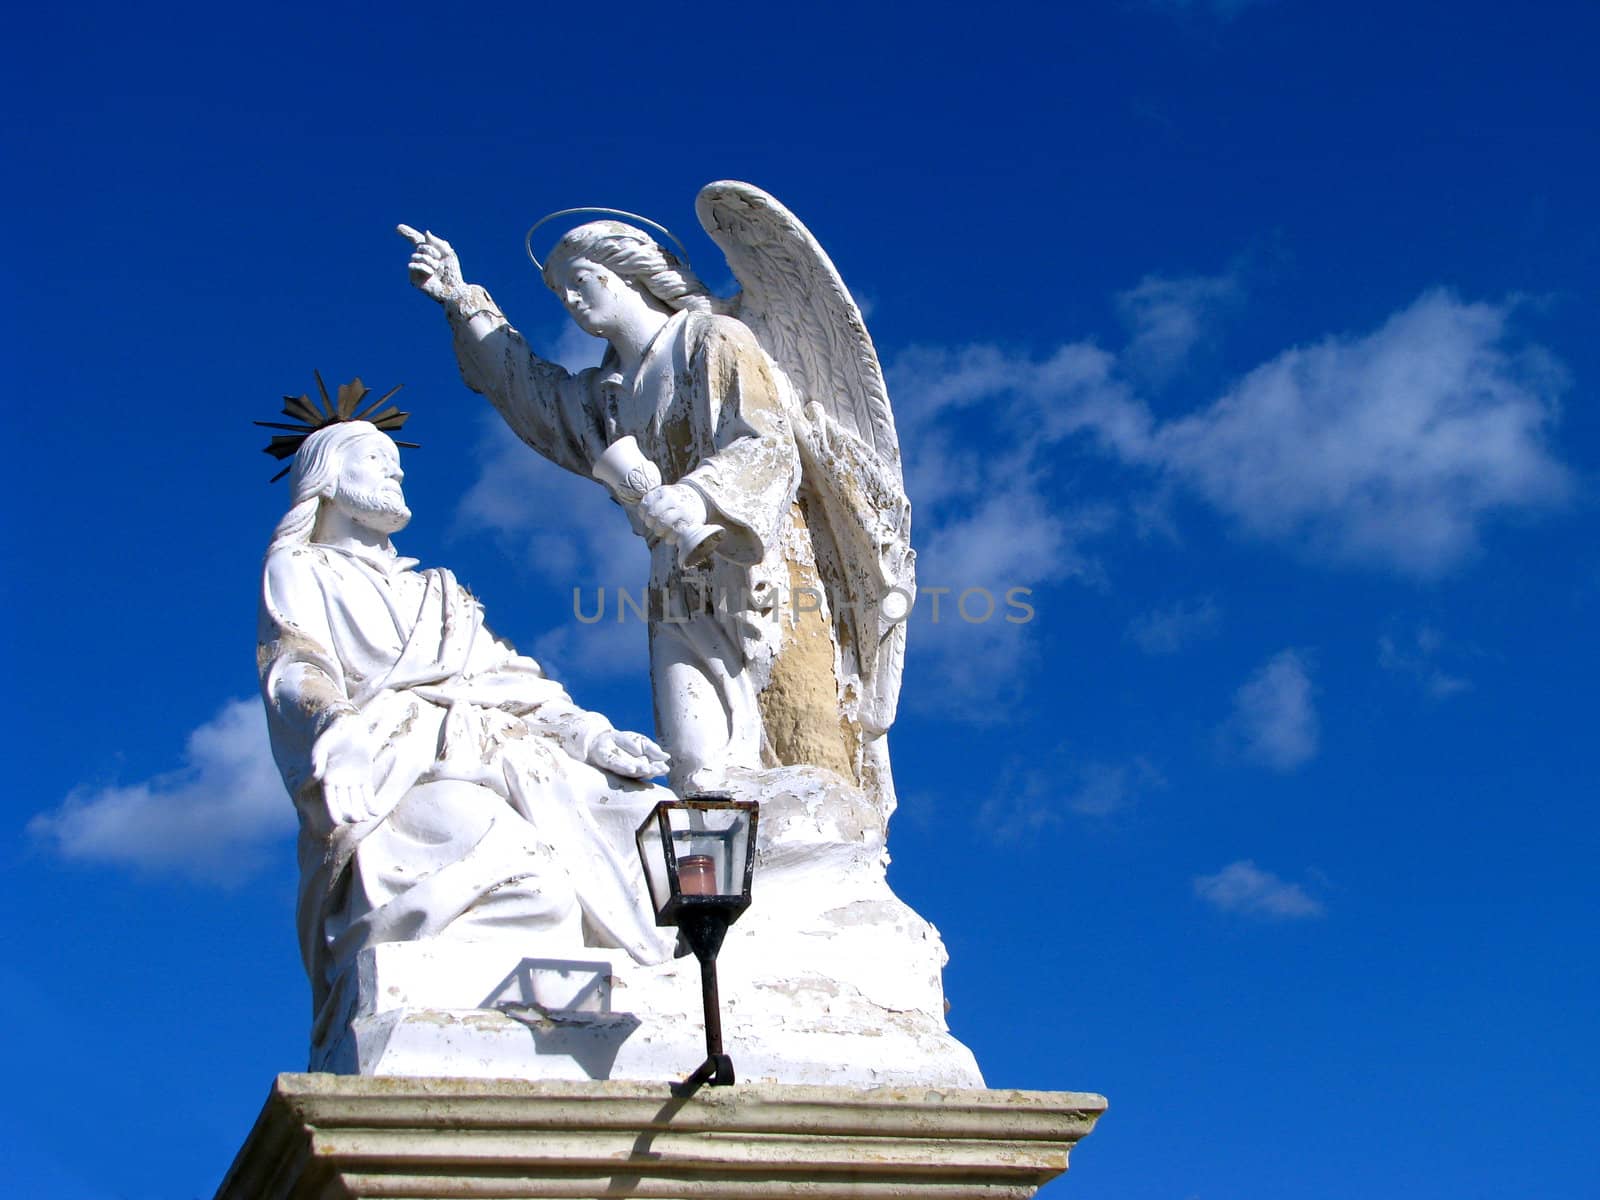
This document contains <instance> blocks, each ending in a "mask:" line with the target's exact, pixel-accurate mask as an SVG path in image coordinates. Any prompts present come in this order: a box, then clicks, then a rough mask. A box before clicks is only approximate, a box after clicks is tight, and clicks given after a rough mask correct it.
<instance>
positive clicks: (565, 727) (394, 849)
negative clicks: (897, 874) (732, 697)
mask: <svg viewBox="0 0 1600 1200" xmlns="http://www.w3.org/2000/svg"><path fill="white" fill-rule="evenodd" d="M402 475H403V472H402V471H401V468H400V463H399V458H398V453H397V451H396V449H395V446H394V444H393V442H392V441H391V440H390V439H389V438H388V437H387V436H385V435H384V434H382V433H379V432H378V431H377V430H376V429H374V428H373V427H372V426H370V425H366V424H364V423H362V422H347V423H345V424H342V425H335V426H333V427H331V428H328V429H324V430H322V431H320V432H318V433H316V434H314V435H312V437H311V438H310V439H309V440H308V441H307V443H306V446H305V447H304V448H302V450H301V451H300V456H299V457H298V458H297V462H296V465H295V468H294V473H293V475H292V477H291V486H292V489H293V496H292V504H291V508H290V511H289V512H288V514H286V516H285V517H284V519H283V521H282V522H280V524H279V527H278V529H277V531H276V533H275V535H274V538H273V541H272V544H271V547H270V548H269V551H268V554H267V558H266V564H265V568H264V572H263V585H262V605H261V632H260V655H259V657H260V664H261V671H262V692H263V697H264V699H265V701H266V705H267V712H268V726H269V729H270V731H271V734H272V741H273V752H274V755H275V757H276V759H277V762H278V765H279V767H280V769H281V770H282V772H283V776H284V781H285V785H286V786H287V788H288V789H289V792H290V794H291V796H292V797H293V798H294V800H295V804H296V807H297V810H298V812H299V814H300V818H301V830H300V846H299V851H300V866H301V892H300V905H299V929H300V935H301V940H302V947H303V951H304V956H305V963H306V969H307V973H308V975H309V978H310V980H311V984H312V995H313V1006H314V1010H315V1019H314V1022H313V1028H312V1039H311V1041H312V1054H311V1064H312V1066H313V1068H314V1069H318V1070H329V1071H335V1072H344V1073H359V1074H365V1075H454V1076H463V1075H464V1076H494V1077H522V1078H530V1079H535V1078H557V1079H603V1078H634V1079H657V1080H664V1079H674V1078H679V1077H681V1076H682V1075H684V1074H686V1073H687V1072H688V1071H690V1070H691V1069H693V1067H694V1066H695V1065H696V1064H697V1063H698V1062H699V1061H700V1059H701V1057H702V1055H703V1042H702V1040H701V1039H702V1036H703V1033H702V1030H703V1025H702V1009H701V1005H700V987H699V976H698V966H697V964H696V962H695V960H693V959H692V958H682V959H676V960H673V959H670V958H669V957H668V955H669V953H670V949H671V938H672V931H670V930H667V931H663V930H660V929H657V928H656V927H655V925H654V923H653V917H652V915H651V914H650V911H649V907H648V902H647V900H646V897H645V892H644V888H643V882H642V871H641V868H640V864H639V861H638V857H637V852H636V848H635V845H634V840H633V837H634V831H635V829H636V828H637V827H638V825H639V823H640V821H642V820H643V819H644V817H645V815H646V814H647V813H648V811H649V810H650V809H651V808H652V807H653V806H654V804H655V803H656V802H658V801H659V800H661V799H664V798H667V797H669V795H670V793H668V792H667V791H665V790H664V789H662V788H659V787H655V786H652V785H649V784H646V783H644V782H642V780H643V779H646V778H648V777H650V776H652V775H656V774H659V773H660V771H661V770H662V767H663V763H664V756H663V754H662V752H661V750H660V749H659V748H658V747H657V746H655V744H654V743H653V742H651V741H650V740H649V739H647V738H644V737H642V736H641V735H638V734H627V733H621V732H619V731H617V730H614V729H612V727H611V725H610V723H609V722H608V721H606V719H605V718H604V717H602V716H601V715H599V714H598V713H592V712H587V711H585V710H583V709H581V708H579V707H578V706H577V705H576V704H574V703H573V702H572V700H571V698H570V697H569V696H567V694H566V692H565V691H564V690H563V689H562V688H561V687H560V685H559V684H557V683H556V682H555V681H554V680H551V679H549V678H548V677H546V676H545V675H544V673H543V672H542V671H541V670H540V669H539V666H538V664H537V663H535V662H533V661H532V660H531V659H527V658H524V657H522V656H520V655H518V654H516V653H515V651H513V650H512V649H511V648H510V647H509V646H508V645H506V644H505V643H503V642H501V641H499V640H498V639H496V638H495V637H494V636H493V635H492V634H491V633H490V632H489V631H488V629H487V628H486V627H485V625H484V622H483V613H482V610H481V607H480V606H479V605H478V603H477V601H476V600H475V599H474V598H473V597H472V596H471V595H470V594H469V593H467V592H466V591H465V589H463V588H461V587H460V586H459V585H458V584H457V583H456V582H455V580H454V579H453V578H452V577H451V576H450V574H449V572H447V571H443V570H439V569H435V570H430V571H418V570H416V569H415V567H416V563H415V561H414V560H411V559H402V558H400V557H399V556H398V555H397V554H396V552H395V550H394V547H393V545H392V543H391V541H390V535H391V534H393V533H395V532H397V531H398V530H399V529H400V528H402V527H403V526H404V525H405V523H406V521H407V520H408V519H409V516H410V513H409V511H408V510H407V509H406V507H405V499H404V493H403V491H402V489H401V486H400V481H401V478H402ZM721 777H722V781H723V783H724V786H725V787H726V788H727V790H728V791H729V792H730V793H731V794H732V795H733V796H734V798H736V799H741V800H754V801H756V802H757V803H759V805H760V807H761V820H760V825H759V834H760V840H759V843H758V852H757V861H756V872H755V884H754V904H753V906H752V907H751V909H750V910H749V911H748V912H747V913H746V914H745V915H744V916H743V917H742V919H741V920H740V921H739V922H738V923H736V924H735V925H734V926H733V928H732V930H731V931H730V934H729V937H728V939H727V941H726V942H725V944H724V947H723V950H722V955H721V959H720V972H719V974H720V977H721V989H722V997H723V1004H722V1011H723V1017H724V1031H725V1041H726V1045H727V1048H728V1050H729V1052H730V1053H731V1054H732V1055H733V1057H734V1061H735V1064H736V1068H737V1069H738V1070H739V1071H740V1072H741V1073H742V1075H743V1076H744V1077H747V1078H760V1079H770V1080H775V1081H782V1082H815V1083H848V1084H860V1085H877V1084H886V1083H897V1084H898V1083H906V1084H910V1083H926V1084H937V1085H942V1086H958V1087H977V1086H981V1084H982V1077H981V1076H980V1074H979V1072H978V1068H977V1064H976V1063H975V1062H974V1061H973V1058H972V1055H971V1053H970V1052H969V1051H968V1050H967V1049H966V1047H964V1046H962V1045H961V1044H960V1043H959V1042H957V1041H956V1040H955V1039H954V1038H952V1037H951V1036H950V1035H949V1032H948V1030H947V1028H946V1025H945V1020H944V996H943V989H942V985H941V975H940V972H941V968H942V967H943V965H944V961H945V952H944V947H943V945H942V943H941V942H940V940H939V936H938V934H937V932H936V931H935V930H934V929H933V928H932V927H931V926H930V925H928V924H927V923H926V922H925V921H923V920H922V919H921V918H920V917H918V916H917V914H916V913H914V912H912V911H911V910H910V909H909V908H908V907H906V906H905V905H904V904H902V903H901V902H900V901H899V899H898V898H896V897H895V895H894V894H893V893H892V892H891V891H890V889H889V886H888V883H887V880H886V875H885V868H886V865H887V861H888V859H887V854H886V850H885V830H886V822H887V817H886V814H885V812H884V810H883V808H882V806H881V805H880V804H878V803H875V802H874V799H873V798H872V797H871V796H869V795H868V794H867V792H866V791H865V790H864V789H862V788H860V787H858V786H855V785H854V784H851V783H847V782H845V781H844V780H843V779H842V778H841V777H840V776H839V775H837V774H835V773H834V772H833V771H830V770H828V769H825V768H822V767H817V766H810V765H796V766H789V767H780V768H771V769H740V768H729V769H726V770H724V771H723V772H721Z"/></svg>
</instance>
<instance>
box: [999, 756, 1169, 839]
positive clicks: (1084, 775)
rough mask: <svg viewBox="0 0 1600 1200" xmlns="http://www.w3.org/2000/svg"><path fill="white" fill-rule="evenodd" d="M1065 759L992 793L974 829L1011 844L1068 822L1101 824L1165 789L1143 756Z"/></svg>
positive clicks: (1163, 779) (1164, 785)
mask: <svg viewBox="0 0 1600 1200" xmlns="http://www.w3.org/2000/svg"><path fill="white" fill-rule="evenodd" d="M1056 757H1057V758H1060V759H1065V760H1067V761H1064V762H1062V763H1061V764H1060V765H1056V766H1052V767H1051V769H1049V770H1033V771H1029V772H1027V773H1025V774H1023V775H1022V777H1021V778H1020V779H1017V780H1013V781H1011V782H1008V783H1007V784H1006V786H1004V787H1001V788H998V789H996V790H995V791H994V792H993V793H992V794H991V795H990V796H989V798H988V799H987V800H985V801H984V803H983V804H982V806H981V807H980V808H979V810H978V820H979V824H980V825H981V826H982V827H983V829H984V831H985V833H986V834H987V835H988V836H989V837H990V838H992V839H993V840H995V841H998V842H1015V841H1018V840H1021V839H1022V838H1025V837H1030V836H1032V835H1035V834H1039V833H1042V832H1044V831H1046V830H1049V829H1053V828H1055V827H1057V826H1059V825H1062V824H1064V823H1065V822H1066V821H1067V820H1068V819H1069V818H1071V817H1078V818H1084V819H1090V820H1095V819H1101V820H1103V819H1105V818H1109V817H1113V816H1115V815H1116V814H1118V813H1121V812H1124V811H1126V810H1127V809H1129V808H1132V807H1133V806H1134V805H1136V804H1137V803H1138V802H1139V800H1140V798H1141V797H1143V796H1145V795H1147V794H1148V793H1150V792H1153V791H1158V790H1160V789H1162V788H1164V787H1166V785H1167V781H1166V778H1165V776H1163V775H1162V773H1161V771H1160V770H1159V769H1158V768H1157V767H1156V766H1155V764H1154V763H1152V762H1151V761H1150V760H1149V759H1148V758H1145V757H1144V756H1143V755H1139V756H1135V757H1134V758H1131V759H1126V760H1123V761H1108V760H1104V759H1091V760H1087V761H1084V762H1076V763H1074V762H1072V761H1070V757H1069V752H1068V751H1065V750H1059V751H1057V753H1056Z"/></svg>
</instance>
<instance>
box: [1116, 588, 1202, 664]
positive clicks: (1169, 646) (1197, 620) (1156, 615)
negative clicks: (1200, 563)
mask: <svg viewBox="0 0 1600 1200" xmlns="http://www.w3.org/2000/svg"><path fill="white" fill-rule="evenodd" d="M1221 624H1222V610H1221V609H1219V608H1218V607H1217V602H1216V601H1215V600H1214V599H1212V598H1211V597H1210V596H1201V597H1200V598H1199V599H1197V600H1180V601H1178V602H1177V603H1175V604H1171V605H1168V606H1167V607H1166V608H1158V609H1156V610H1154V611H1153V612H1147V613H1144V614H1142V615H1140V616H1138V617H1135V618H1134V619H1133V621H1132V622H1131V623H1130V624H1129V625H1128V637H1129V638H1131V639H1132V641H1133V643H1134V644H1135V645H1136V646H1138V647H1139V649H1141V650H1143V651H1144V652H1145V653H1146V654H1176V653H1177V652H1178V651H1179V650H1182V649H1183V648H1184V647H1185V646H1188V645H1190V644H1191V643H1193V642H1195V641H1198V640H1199V639H1201V638H1205V637H1211V636H1212V635H1213V634H1215V633H1216V632H1217V629H1218V628H1219V627H1220V626H1221Z"/></svg>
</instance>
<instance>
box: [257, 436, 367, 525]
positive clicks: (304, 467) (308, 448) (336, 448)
mask: <svg viewBox="0 0 1600 1200" xmlns="http://www.w3.org/2000/svg"><path fill="white" fill-rule="evenodd" d="M368 434H377V435H378V436H379V437H382V436H384V435H383V432H382V431H381V430H380V429H379V428H378V427H377V426H376V425H374V424H372V423H371V422H370V421H339V422H337V423H336V424H333V425H324V426H323V427H322V428H321V429H319V430H317V431H316V432H315V433H313V434H312V435H311V436H310V437H308V438H306V440H305V441H304V442H302V443H301V444H300V449H299V450H298V451H296V452H295V456H294V469H293V470H292V471H290V473H289V511H288V512H286V513H284V514H283V519H282V520H280V521H279V522H278V527H277V528H276V529H274V530H273V531H272V541H271V542H270V543H269V544H268V546H267V552H268V553H271V552H272V551H274V550H276V549H277V548H278V547H279V546H284V545H288V544H289V543H291V542H299V543H302V544H303V543H305V542H309V541H310V540H311V535H312V532H313V531H314V530H315V528H316V524H317V517H318V516H319V515H320V514H321V512H322V502H323V500H325V499H328V498H331V497H332V496H333V494H334V492H335V491H337V490H338V487H339V473H340V472H341V471H342V470H343V469H344V452H345V450H346V448H347V447H348V446H349V445H350V444H351V443H352V442H354V441H356V440H357V439H358V438H363V437H366V436H367V435H368Z"/></svg>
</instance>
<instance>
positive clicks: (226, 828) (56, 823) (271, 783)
mask: <svg viewBox="0 0 1600 1200" xmlns="http://www.w3.org/2000/svg"><path fill="white" fill-rule="evenodd" d="M294 827H295V816H294V805H293V804H292V803H291V802H290V800H289V797H288V796H287V795H286V794H285V793H284V790H283V784H282V782H281V781H280V779H279V776H278V769H277V767H276V766H275V765H274V764H273V761H272V752H271V749H270V748H269V746H268V742H267V722H266V714H265V713H264V712H263V710H262V707H261V701H260V700H259V699H254V698H252V699H248V700H230V701H229V702H228V703H227V704H225V705H223V707H222V710H221V711H220V712H218V713H217V715H216V716H215V717H213V718H212V719H211V720H209V721H207V722H206V723H205V724H203V725H201V726H200V727H199V728H197V729H196V730H195V731H194V732H193V733H191V734H190V735H189V737H188V741H187V744H186V746H185V748H184V754H183V765H182V766H180V767H179V768H178V769H176V770H173V771H168V772H163V773H162V774H159V775H156V776H153V777H152V778H150V779H147V780H145V781H143V782H141V783H135V784H130V785H127V786H112V787H79V788H75V789H74V790H73V791H72V792H71V793H70V794H69V795H68V796H67V798H66V799H65V800H64V801H63V802H62V803H61V805H60V806H59V807H57V808H56V809H54V810H52V811H50V812H45V813H40V814H39V815H37V816H35V817H34V818H33V819H32V820H31V821H29V822H28V832H29V833H30V834H32V835H33V836H34V837H36V838H38V839H40V840H41V841H42V842H44V843H45V844H47V845H48V846H50V847H51V849H53V850H54V851H55V852H56V853H58V854H60V855H61V857H63V858H65V859H68V860H71V861H75V862H90V863H107V864H111V865H115V866H124V867H134V868H140V869H147V870H153V871H166V872H173V873H176V874H179V875H185V876H188V877H190V878H193V879H199V880H202V881H205V882H208V883H215V884H219V885H223V886H232V885H236V884H239V883H242V882H243V881H244V880H245V879H247V878H248V877H250V876H251V875H253V874H254V873H255V872H257V871H258V870H259V869H260V868H261V867H262V866H263V865H264V864H265V862H266V858H267V851H268V850H269V848H273V847H274V846H275V843H277V842H279V841H280V839H282V838H284V837H285V836H286V835H287V834H289V833H291V832H292V831H293V829H294Z"/></svg>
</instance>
